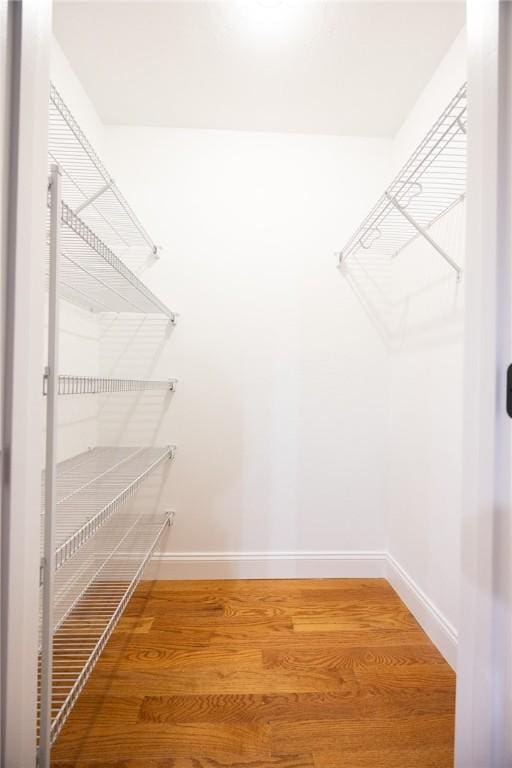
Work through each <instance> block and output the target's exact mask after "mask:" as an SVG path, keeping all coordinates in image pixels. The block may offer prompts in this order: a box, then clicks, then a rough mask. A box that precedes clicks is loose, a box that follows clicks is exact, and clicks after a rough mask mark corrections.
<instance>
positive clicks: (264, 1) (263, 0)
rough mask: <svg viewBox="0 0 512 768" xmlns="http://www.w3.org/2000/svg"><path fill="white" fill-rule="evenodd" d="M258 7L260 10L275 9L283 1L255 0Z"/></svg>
mask: <svg viewBox="0 0 512 768" xmlns="http://www.w3.org/2000/svg"><path fill="white" fill-rule="evenodd" d="M256 2H257V3H258V5H261V7H262V8H277V6H278V5H282V4H283V3H284V0H256Z"/></svg>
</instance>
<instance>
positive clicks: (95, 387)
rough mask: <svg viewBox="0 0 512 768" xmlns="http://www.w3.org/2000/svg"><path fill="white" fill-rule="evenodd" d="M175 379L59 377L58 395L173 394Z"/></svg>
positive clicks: (45, 389)
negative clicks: (151, 392)
mask: <svg viewBox="0 0 512 768" xmlns="http://www.w3.org/2000/svg"><path fill="white" fill-rule="evenodd" d="M177 383H178V380H177V379H162V380H161V381H149V380H144V379H104V378H96V377H95V376H67V375H66V376H59V377H58V388H57V393H58V394H59V395H97V394H103V393H106V394H112V393H117V392H148V391H155V390H159V391H161V390H164V391H166V390H167V391H169V392H174V391H175V389H176V384H177ZM47 385H48V377H47V375H45V376H44V378H43V395H46V393H47Z"/></svg>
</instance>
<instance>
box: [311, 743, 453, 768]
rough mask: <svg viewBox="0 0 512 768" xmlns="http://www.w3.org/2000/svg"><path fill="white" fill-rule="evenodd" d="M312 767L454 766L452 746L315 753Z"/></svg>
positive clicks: (449, 767)
mask: <svg viewBox="0 0 512 768" xmlns="http://www.w3.org/2000/svg"><path fill="white" fill-rule="evenodd" d="M314 764H315V768H416V767H417V766H421V768H453V748H452V746H445V747H443V746H441V747H425V748H424V749H386V750H385V751H383V750H382V749H364V750H361V749H358V750H357V751H355V752H354V751H352V750H350V751H347V750H343V751H341V750H337V751H336V752H315V753H314Z"/></svg>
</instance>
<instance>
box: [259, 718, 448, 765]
mask: <svg viewBox="0 0 512 768" xmlns="http://www.w3.org/2000/svg"><path fill="white" fill-rule="evenodd" d="M271 738H272V754H274V755H280V754H289V753H290V746H291V745H292V744H293V748H294V749H296V750H297V749H299V750H300V749H301V747H302V749H303V750H306V749H313V750H314V751H315V752H317V753H318V752H331V753H336V752H337V751H343V750H345V751H347V752H350V751H353V752H357V751H364V750H366V751H368V750H375V745H376V744H378V746H379V750H380V751H381V752H385V750H403V749H416V750H419V751H421V750H426V749H432V747H436V748H451V747H453V717H452V716H451V715H450V714H447V713H446V712H443V713H442V714H441V715H438V714H421V713H416V712H415V713H411V715H410V716H409V717H401V718H394V717H390V716H389V715H388V714H387V712H384V713H383V714H382V715H381V716H380V717H378V716H373V715H372V716H371V717H364V718H362V717H353V716H348V717H345V718H340V719H339V720H297V721H295V722H294V723H279V724H277V725H275V726H271ZM306 745H308V746H306Z"/></svg>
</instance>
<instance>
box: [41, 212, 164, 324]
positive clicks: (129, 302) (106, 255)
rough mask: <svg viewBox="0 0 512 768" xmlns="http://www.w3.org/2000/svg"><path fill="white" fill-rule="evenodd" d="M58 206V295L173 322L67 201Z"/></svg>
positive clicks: (92, 306) (98, 309)
mask: <svg viewBox="0 0 512 768" xmlns="http://www.w3.org/2000/svg"><path fill="white" fill-rule="evenodd" d="M48 200H49V202H50V197H49V198H48ZM61 206H62V207H61V232H60V253H61V256H62V258H61V264H60V275H59V289H60V294H61V296H63V297H64V298H65V299H67V300H68V301H71V302H73V303H75V304H78V305H79V306H81V307H84V306H85V307H86V308H87V309H91V310H93V311H95V312H134V313H138V314H152V313H156V314H163V315H165V316H167V317H168V318H169V319H170V320H171V321H172V322H175V321H176V314H175V313H174V312H172V311H171V310H170V309H169V308H168V307H167V306H166V305H165V304H164V303H163V302H161V301H160V299H158V298H157V297H156V296H155V295H154V294H153V293H152V291H150V290H149V288H147V286H146V285H144V283H143V282H142V281H141V280H139V278H138V277H137V276H136V275H135V274H134V273H133V272H132V271H131V269H129V268H128V267H127V266H126V264H124V262H122V261H121V259H119V258H118V257H117V256H116V255H115V254H114V253H113V252H112V251H111V250H110V248H109V247H108V246H107V245H106V244H105V243H104V242H103V241H102V240H100V238H99V237H98V236H97V235H96V234H95V233H94V232H93V231H92V229H91V228H90V227H89V226H88V225H87V224H86V223H85V222H84V221H83V220H82V219H81V218H80V217H79V216H77V215H76V213H74V211H73V210H72V209H71V208H70V207H69V206H68V205H67V204H66V203H64V202H62V203H61Z"/></svg>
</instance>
